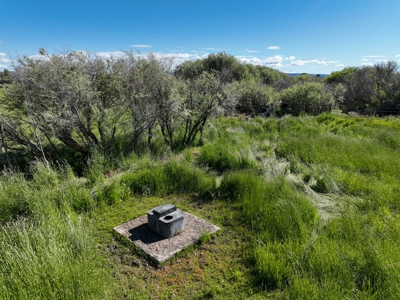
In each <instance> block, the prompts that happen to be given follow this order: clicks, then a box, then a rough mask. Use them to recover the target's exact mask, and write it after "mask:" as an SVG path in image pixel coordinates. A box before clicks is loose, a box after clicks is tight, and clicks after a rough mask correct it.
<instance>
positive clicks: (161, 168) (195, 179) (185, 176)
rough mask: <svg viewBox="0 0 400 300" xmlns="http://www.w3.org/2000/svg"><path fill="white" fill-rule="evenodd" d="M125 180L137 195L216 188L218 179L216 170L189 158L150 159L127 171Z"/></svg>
mask: <svg viewBox="0 0 400 300" xmlns="http://www.w3.org/2000/svg"><path fill="white" fill-rule="evenodd" d="M121 183H122V184H124V185H125V186H127V187H128V188H130V190H131V191H132V193H133V194H136V195H158V196H165V195H170V194H197V195H203V196H204V195H207V194H209V193H213V192H215V189H216V180H215V176H214V175H212V174H207V173H206V172H205V171H203V170H201V169H199V168H197V167H195V166H193V165H192V164H190V163H189V162H187V161H186V160H174V159H171V160H170V161H168V162H166V163H165V164H162V163H148V164H146V165H143V166H142V167H139V168H138V169H137V170H135V171H131V172H127V173H126V174H124V175H123V176H122V178H121Z"/></svg>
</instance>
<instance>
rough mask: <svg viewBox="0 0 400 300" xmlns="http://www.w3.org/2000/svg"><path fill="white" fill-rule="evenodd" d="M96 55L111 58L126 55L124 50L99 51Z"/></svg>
mask: <svg viewBox="0 0 400 300" xmlns="http://www.w3.org/2000/svg"><path fill="white" fill-rule="evenodd" d="M96 56H97V57H100V58H104V59H107V58H111V57H124V56H125V53H124V52H122V51H111V52H97V53H96Z"/></svg>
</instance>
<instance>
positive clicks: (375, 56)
mask: <svg viewBox="0 0 400 300" xmlns="http://www.w3.org/2000/svg"><path fill="white" fill-rule="evenodd" d="M362 57H365V58H382V57H386V56H385V55H363V56H362Z"/></svg>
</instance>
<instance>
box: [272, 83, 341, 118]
mask: <svg viewBox="0 0 400 300" xmlns="http://www.w3.org/2000/svg"><path fill="white" fill-rule="evenodd" d="M280 98H281V100H282V105H281V111H282V113H287V114H292V115H299V114H300V113H307V114H312V115H315V114H320V113H322V112H327V111H331V110H332V109H333V108H334V107H335V99H334V96H333V94H332V93H331V92H330V91H329V90H327V89H326V88H325V86H324V84H322V83H319V82H305V83H297V84H295V85H293V86H292V87H290V88H287V89H285V90H283V91H282V92H281V94H280Z"/></svg>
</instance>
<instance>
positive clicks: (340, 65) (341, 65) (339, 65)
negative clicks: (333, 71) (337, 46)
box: [335, 64, 344, 67]
mask: <svg viewBox="0 0 400 300" xmlns="http://www.w3.org/2000/svg"><path fill="white" fill-rule="evenodd" d="M335 67H344V64H337V65H335Z"/></svg>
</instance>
